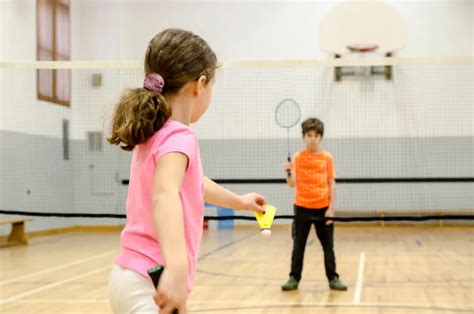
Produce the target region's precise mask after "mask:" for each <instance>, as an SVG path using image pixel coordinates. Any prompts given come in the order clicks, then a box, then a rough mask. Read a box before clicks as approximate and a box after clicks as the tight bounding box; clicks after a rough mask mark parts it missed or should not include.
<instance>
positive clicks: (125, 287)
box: [109, 265, 158, 314]
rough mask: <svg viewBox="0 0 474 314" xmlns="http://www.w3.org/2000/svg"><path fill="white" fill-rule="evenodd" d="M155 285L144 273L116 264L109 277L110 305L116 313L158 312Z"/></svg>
mask: <svg viewBox="0 0 474 314" xmlns="http://www.w3.org/2000/svg"><path fill="white" fill-rule="evenodd" d="M154 295H155V287H154V286H153V283H152V282H151V281H148V280H146V279H145V278H143V276H142V275H140V274H138V273H136V272H134V271H132V270H129V269H125V268H122V267H120V266H118V265H115V266H114V268H113V269H112V273H111V274H110V278H109V298H110V305H111V306H112V309H113V311H114V313H116V314H128V313H153V314H156V313H158V306H157V305H156V304H155V301H154V300H153V296H154Z"/></svg>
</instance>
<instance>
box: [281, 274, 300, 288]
mask: <svg viewBox="0 0 474 314" xmlns="http://www.w3.org/2000/svg"><path fill="white" fill-rule="evenodd" d="M296 289H298V281H297V280H296V279H295V278H293V277H290V279H288V281H287V282H286V283H285V284H284V285H283V286H281V290H283V291H291V290H296Z"/></svg>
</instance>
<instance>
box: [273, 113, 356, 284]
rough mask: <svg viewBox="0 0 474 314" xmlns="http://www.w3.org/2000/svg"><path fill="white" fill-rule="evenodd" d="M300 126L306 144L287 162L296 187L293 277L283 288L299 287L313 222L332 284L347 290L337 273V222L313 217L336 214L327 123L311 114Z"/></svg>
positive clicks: (286, 168)
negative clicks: (324, 145)
mask: <svg viewBox="0 0 474 314" xmlns="http://www.w3.org/2000/svg"><path fill="white" fill-rule="evenodd" d="M301 127H302V129H303V141H304V143H305V146H306V148H305V149H303V150H301V151H299V152H297V153H296V154H295V155H294V156H293V159H292V162H291V164H290V163H288V164H286V165H285V170H286V171H287V174H288V175H287V178H286V182H287V184H288V186H290V187H291V188H295V198H294V210H295V220H294V224H293V228H294V230H293V232H294V237H293V252H292V256H291V272H290V278H289V279H288V281H287V282H286V283H285V284H284V285H283V286H282V287H281V288H282V290H284V291H289V290H296V289H298V283H299V281H300V280H301V272H302V270H303V258H304V251H305V247H306V241H307V240H308V235H309V231H310V229H311V225H312V224H314V227H315V228H316V235H317V236H318V239H319V242H320V243H321V246H322V247H323V251H324V267H325V269H326V277H327V278H328V281H329V287H330V289H333V290H347V287H346V286H345V285H344V284H343V283H342V282H341V281H340V280H339V275H338V274H337V273H336V257H335V256H334V225H333V223H332V221H330V220H328V221H326V222H325V221H317V222H315V221H314V220H315V219H317V218H321V217H334V211H333V208H332V205H333V201H334V196H335V178H336V172H335V171H334V162H333V158H332V156H331V154H330V153H328V152H326V151H324V150H322V149H321V147H320V144H321V141H322V138H323V135H324V124H323V122H322V121H321V120H319V119H317V118H309V119H307V120H305V121H304V122H303V123H302V124H301Z"/></svg>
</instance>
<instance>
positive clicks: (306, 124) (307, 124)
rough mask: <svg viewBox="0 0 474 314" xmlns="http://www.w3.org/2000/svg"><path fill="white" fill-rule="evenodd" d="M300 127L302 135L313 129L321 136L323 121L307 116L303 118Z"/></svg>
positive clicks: (322, 133)
mask: <svg viewBox="0 0 474 314" xmlns="http://www.w3.org/2000/svg"><path fill="white" fill-rule="evenodd" d="M301 129H302V132H303V136H304V135H305V134H306V133H308V132H309V131H315V132H316V134H319V135H321V137H323V135H324V123H323V121H321V120H319V119H318V118H308V119H306V120H304V121H303V123H301Z"/></svg>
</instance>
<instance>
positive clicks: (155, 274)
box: [148, 265, 179, 314]
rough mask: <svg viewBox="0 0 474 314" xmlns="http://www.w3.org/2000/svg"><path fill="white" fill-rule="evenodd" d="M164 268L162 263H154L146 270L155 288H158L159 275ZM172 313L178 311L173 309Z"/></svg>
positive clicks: (174, 313) (177, 313)
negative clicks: (154, 264) (153, 265)
mask: <svg viewBox="0 0 474 314" xmlns="http://www.w3.org/2000/svg"><path fill="white" fill-rule="evenodd" d="M164 269H165V268H164V267H163V265H156V266H155V267H152V268H150V269H149V270H148V275H149V276H150V278H151V281H153V285H154V286H155V288H158V283H159V282H160V277H161V274H162V273H163V270H164ZM173 314H179V311H178V310H177V309H174V310H173Z"/></svg>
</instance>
